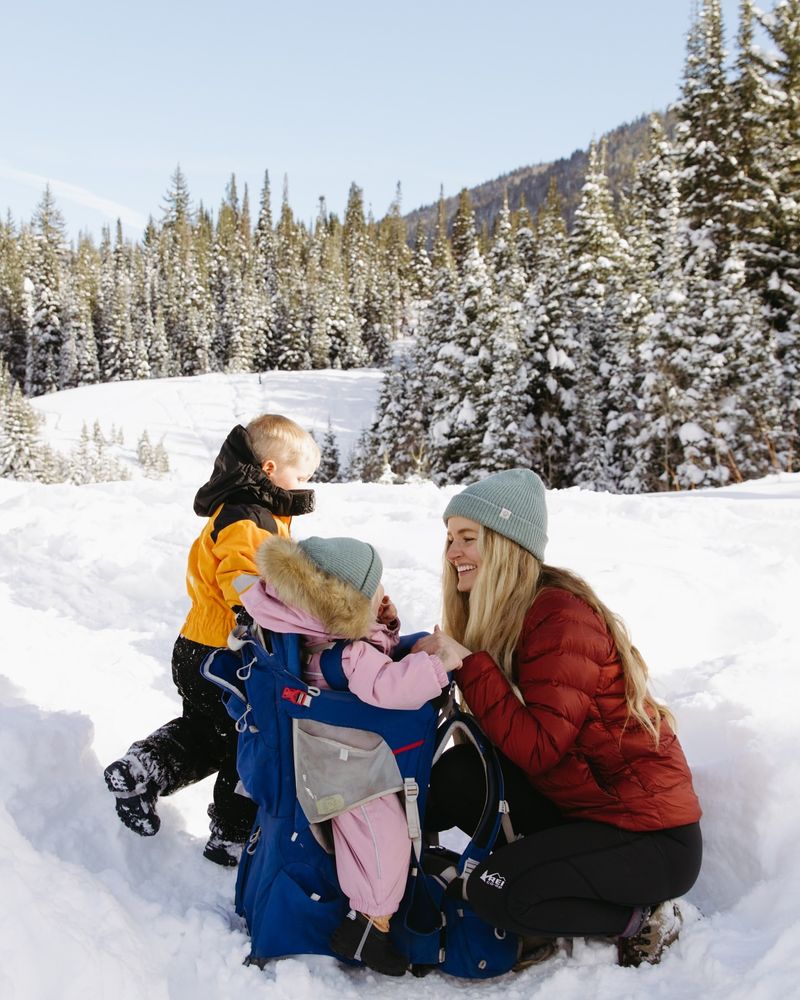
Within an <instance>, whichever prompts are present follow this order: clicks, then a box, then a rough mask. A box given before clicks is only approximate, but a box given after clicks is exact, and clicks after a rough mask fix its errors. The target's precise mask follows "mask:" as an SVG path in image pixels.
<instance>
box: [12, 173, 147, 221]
mask: <svg viewBox="0 0 800 1000" xmlns="http://www.w3.org/2000/svg"><path fill="white" fill-rule="evenodd" d="M0 177H5V178H6V179H7V180H11V181H18V182H19V183H20V184H27V185H29V186H31V187H37V188H39V189H40V190H41V189H44V187H45V186H46V185H47V184H49V185H50V190H51V191H52V192H53V194H54V195H55V196H56V198H63V199H64V201H71V202H74V203H75V204H76V205H84V206H85V207H86V208H92V209H94V210H95V211H97V212H100V214H101V215H104V216H105V217H106V218H107V219H109V220H110V221H111V222H116V220H117V219H121V220H122V222H124V223H125V225H126V226H131V227H133V228H134V229H138V230H140V231H144V228H145V226H146V225H147V218H146V217H145V216H144V215H142V213H141V212H137V211H136V210H135V209H133V208H128V206H127V205H120V204H119V202H116V201H111V199H110V198H103V197H101V196H100V195H97V194H93V193H92V192H91V191H87V190H86V188H82V187H79V186H78V185H77V184H70V183H69V182H68V181H60V180H57V179H54V178H52V177H44V176H42V175H41V174H32V173H29V172H28V171H27V170H16V169H15V168H14V167H11V166H9V165H8V164H6V163H0Z"/></svg>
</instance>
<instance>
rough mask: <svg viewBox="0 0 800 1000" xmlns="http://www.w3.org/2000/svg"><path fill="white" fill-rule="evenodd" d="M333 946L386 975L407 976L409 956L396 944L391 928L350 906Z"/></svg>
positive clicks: (340, 954) (342, 955)
mask: <svg viewBox="0 0 800 1000" xmlns="http://www.w3.org/2000/svg"><path fill="white" fill-rule="evenodd" d="M330 946H331V950H332V951H334V952H335V953H336V954H337V955H339V956H341V957H342V958H354V959H356V961H360V962H363V963H364V965H366V966H367V967H368V968H370V969H372V970H373V971H374V972H380V973H381V975H384V976H404V975H405V972H406V969H407V968H408V959H407V958H406V957H405V956H404V955H401V954H400V952H399V951H397V949H396V948H395V946H394V945H393V944H392V941H391V939H390V937H389V932H388V931H384V930H380V929H379V928H378V927H377V925H376V924H375V921H374V920H373V919H372V917H368V916H366V914H364V913H358V912H357V911H356V910H350V912H349V913H348V914H347V916H346V917H345V918H344V920H343V921H342V922H341V923H340V924H339V926H338V927H337V928H336V930H335V931H334V932H333V934H332V935H331V939H330Z"/></svg>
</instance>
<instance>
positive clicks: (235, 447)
mask: <svg viewBox="0 0 800 1000" xmlns="http://www.w3.org/2000/svg"><path fill="white" fill-rule="evenodd" d="M253 502H255V503H258V504H260V505H262V506H264V507H267V508H268V509H269V510H270V512H271V513H273V514H278V515H279V516H281V517H288V516H292V515H295V514H310V513H311V511H312V510H313V509H314V491H313V490H284V489H281V487H280V486H276V485H275V483H273V482H272V480H271V479H270V478H269V477H268V476H267V475H266V474H265V473H264V472H263V470H262V468H261V463H260V462H259V461H258V459H257V458H256V456H255V455H254V454H253V447H252V445H251V443H250V437H249V435H248V433H247V431H246V430H245V429H244V427H242V426H241V424H239V425H237V426H236V427H234V428H233V430H232V431H231V432H230V434H229V435H228V436H227V438H225V443H224V444H223V445H222V447H221V448H220V450H219V455H217V458H216V461H215V462H214V471H213V472H212V473H211V478H210V479H209V481H208V482H207V483H206V484H205V485H204V486H201V487H200V489H199V490H198V491H197V495H196V496H195V498H194V512H195V514H199V515H200V516H201V517H210V516H211V515H212V514H213V513H214V511H215V510H216V508H217V507H219V505H220V504H221V503H242V504H246V503H253Z"/></svg>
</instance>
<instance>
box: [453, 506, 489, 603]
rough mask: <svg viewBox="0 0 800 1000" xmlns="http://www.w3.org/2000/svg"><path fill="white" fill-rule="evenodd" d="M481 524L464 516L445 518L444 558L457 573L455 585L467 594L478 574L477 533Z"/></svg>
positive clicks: (479, 555)
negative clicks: (445, 541)
mask: <svg viewBox="0 0 800 1000" xmlns="http://www.w3.org/2000/svg"><path fill="white" fill-rule="evenodd" d="M480 528H481V526H480V525H479V524H478V522H477V521H470V520H469V519H468V518H466V517H458V516H453V517H450V518H448V520H447V551H446V553H445V558H446V559H447V561H448V562H449V563H450V565H451V566H453V567H454V568H455V570H456V572H457V573H458V583H457V584H456V587H457V589H458V590H459V591H461V593H462V594H468V593H469V592H470V591H471V590H472V587H473V585H474V583H475V580H476V579H477V576H478V570H479V569H480V565H481V554H480V552H479V551H478V533H479V532H480Z"/></svg>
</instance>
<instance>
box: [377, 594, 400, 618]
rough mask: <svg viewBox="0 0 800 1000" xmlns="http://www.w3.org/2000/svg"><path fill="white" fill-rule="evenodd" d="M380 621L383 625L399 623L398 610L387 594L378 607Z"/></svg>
mask: <svg viewBox="0 0 800 1000" xmlns="http://www.w3.org/2000/svg"><path fill="white" fill-rule="evenodd" d="M378 621H379V622H380V624H381V625H392V624H394V623H395V622H396V621H397V608H396V607H395V606H394V604H392V601H391V598H390V597H389V596H388V595H386V594H384V596H383V600H382V601H381V603H380V604H379V606H378Z"/></svg>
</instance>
